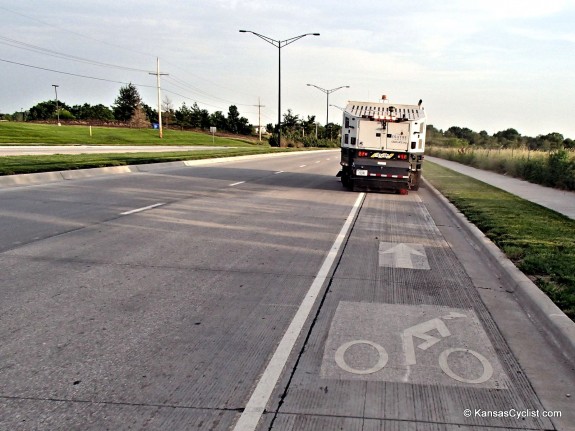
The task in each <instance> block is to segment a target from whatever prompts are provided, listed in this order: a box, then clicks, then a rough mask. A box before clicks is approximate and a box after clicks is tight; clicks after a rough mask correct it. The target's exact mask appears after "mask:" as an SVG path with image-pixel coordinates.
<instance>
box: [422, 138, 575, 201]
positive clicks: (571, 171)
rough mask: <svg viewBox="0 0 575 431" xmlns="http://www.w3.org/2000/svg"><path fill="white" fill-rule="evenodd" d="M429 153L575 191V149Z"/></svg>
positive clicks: (437, 150) (444, 150)
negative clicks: (574, 150) (548, 151)
mask: <svg viewBox="0 0 575 431" xmlns="http://www.w3.org/2000/svg"><path fill="white" fill-rule="evenodd" d="M427 154H428V155H430V156H435V157H440V158H442V159H447V160H452V161H455V162H459V163H462V164H465V165H468V166H473V167H475V168H478V169H484V170H489V171H494V172H497V173H499V174H504V175H511V176H513V177H517V178H521V179H523V180H526V181H530V182H532V183H535V184H541V185H543V186H547V187H554V188H558V189H562V190H571V191H574V190H575V152H573V151H567V150H557V151H554V152H550V153H547V152H542V151H528V150H525V149H523V150H517V149H515V150H510V149H507V150H491V149H482V148H469V147H466V148H459V149H456V148H440V147H431V148H428V150H427Z"/></svg>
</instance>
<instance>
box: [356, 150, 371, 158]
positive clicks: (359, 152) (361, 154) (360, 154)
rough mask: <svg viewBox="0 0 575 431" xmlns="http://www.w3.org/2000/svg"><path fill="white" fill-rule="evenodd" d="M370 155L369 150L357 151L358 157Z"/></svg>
mask: <svg viewBox="0 0 575 431" xmlns="http://www.w3.org/2000/svg"><path fill="white" fill-rule="evenodd" d="M368 155H369V153H368V152H367V151H358V152H357V156H358V157H367V156H368Z"/></svg>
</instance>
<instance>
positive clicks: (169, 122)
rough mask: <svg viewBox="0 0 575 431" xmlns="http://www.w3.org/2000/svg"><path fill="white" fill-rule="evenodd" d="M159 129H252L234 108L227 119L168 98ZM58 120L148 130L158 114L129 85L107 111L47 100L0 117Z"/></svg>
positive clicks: (238, 131)
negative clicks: (119, 125) (115, 123)
mask: <svg viewBox="0 0 575 431" xmlns="http://www.w3.org/2000/svg"><path fill="white" fill-rule="evenodd" d="M161 109H162V117H163V118H162V125H163V126H164V127H166V126H173V127H176V126H177V127H179V128H184V129H203V130H209V128H210V127H216V128H217V129H218V131H225V132H229V133H235V134H239V135H250V134H251V133H253V130H254V127H253V126H252V125H251V124H250V123H249V121H248V119H247V118H245V117H242V116H241V115H240V112H239V110H238V108H237V106H235V105H231V106H230V107H229V108H228V112H227V115H225V114H224V113H223V112H222V111H216V112H213V113H210V112H208V111H207V110H206V109H201V108H200V107H199V106H198V104H197V103H195V102H194V104H193V105H192V106H190V107H188V106H187V105H186V104H185V103H183V104H182V106H181V107H180V108H179V109H174V108H173V105H172V102H171V101H170V99H169V98H167V97H165V98H164V100H163V101H162V107H161ZM56 118H59V119H60V120H62V121H73V120H79V121H100V122H118V123H123V124H125V125H130V126H134V127H151V126H152V125H153V124H154V123H157V122H158V111H157V109H154V108H152V107H151V106H149V105H146V104H145V103H143V101H142V98H141V97H140V94H139V92H138V89H137V88H136V87H135V86H134V85H133V84H127V85H126V86H123V87H121V88H120V91H119V94H118V97H117V98H116V100H115V101H114V104H113V105H112V106H111V107H108V106H105V105H103V104H98V105H90V104H89V103H84V104H83V105H73V106H69V105H68V104H66V103H65V102H62V101H58V102H56V101H55V100H47V101H44V102H40V103H37V104H36V105H34V106H32V107H31V108H30V109H27V110H26V111H22V112H15V113H13V114H11V115H10V114H0V119H4V120H8V121H51V120H55V119H56Z"/></svg>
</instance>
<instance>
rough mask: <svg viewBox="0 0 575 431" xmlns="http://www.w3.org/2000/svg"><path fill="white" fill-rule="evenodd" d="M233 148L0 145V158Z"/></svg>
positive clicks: (196, 146) (195, 146)
mask: <svg viewBox="0 0 575 431" xmlns="http://www.w3.org/2000/svg"><path fill="white" fill-rule="evenodd" d="M226 148H234V147H213V146H198V145H162V146H157V145H156V146H155V145H0V156H40V155H43V156H47V155H53V154H99V153H158V152H168V151H198V150H221V149H226Z"/></svg>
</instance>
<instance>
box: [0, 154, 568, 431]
mask: <svg viewBox="0 0 575 431" xmlns="http://www.w3.org/2000/svg"><path fill="white" fill-rule="evenodd" d="M338 160H339V156H338V153H337V151H334V152H331V153H329V152H323V153H307V154H294V155H289V156H286V157H273V158H270V157H268V158H265V159H264V158H259V159H251V160H236V161H234V162H233V163H221V162H220V163H213V164H211V165H210V164H206V165H203V166H192V167H190V166H184V165H177V166H176V165H168V166H164V167H158V168H157V169H154V170H151V171H148V172H135V173H133V174H132V175H104V176H100V177H92V178H84V179H81V178H80V179H77V180H75V181H59V182H54V183H50V184H43V185H30V186H28V187H4V188H2V189H0V202H1V203H2V204H1V206H0V221H1V223H0V273H1V274H2V278H1V280H0V429H10V430H12V429H17V430H36V429H49V430H59V429H62V430H70V429H78V430H79V429H82V430H85V429H87V430H100V429H118V430H122V429H158V430H187V429H201V430H229V429H234V427H236V426H237V424H239V423H240V418H241V417H242V415H243V414H244V413H246V412H248V413H253V411H250V410H248V409H247V407H248V406H249V404H248V401H249V400H250V398H251V397H252V395H253V394H254V389H255V388H256V387H257V386H258V384H259V381H260V380H261V376H262V375H263V373H264V372H265V370H266V369H267V368H268V367H269V365H270V364H275V363H276V359H274V358H277V357H283V360H284V363H283V365H281V371H282V372H281V375H280V377H279V380H278V381H277V384H274V385H273V386H274V387H273V388H272V392H271V395H270V396H269V397H268V398H267V399H263V400H261V401H260V405H261V403H262V402H263V403H264V404H265V409H263V410H262V411H261V415H260V419H259V424H258V425H257V426H256V428H255V429H257V430H268V429H273V430H294V431H295V430H297V431H300V430H314V431H315V430H333V429H344V430H354V429H357V430H372V431H376V430H377V431H381V430H384V429H385V430H389V429H391V430H403V429H416V428H417V429H421V430H425V431H427V430H430V431H431V430H454V429H461V430H466V431H475V430H490V429H492V430H495V429H547V430H552V429H562V430H569V429H571V428H572V427H571V425H573V424H575V408H573V407H575V406H574V405H573V400H574V398H573V397H568V396H567V394H571V392H572V388H573V387H574V386H575V375H574V371H573V366H572V364H570V363H569V362H568V361H566V360H565V358H564V357H563V356H562V354H561V351H560V349H559V348H558V347H557V346H555V345H554V344H553V343H551V342H550V340H549V339H548V338H547V337H546V335H545V334H544V333H541V332H540V331H539V328H538V326H537V323H536V322H534V321H533V320H531V318H530V316H528V315H527V314H526V313H525V312H524V311H523V309H522V308H521V306H520V304H518V302H517V300H516V298H515V296H514V295H513V293H512V292H510V290H512V288H511V287H510V286H508V285H507V284H506V283H505V282H504V281H502V280H503V278H502V277H501V274H500V273H499V271H501V268H494V267H492V265H491V264H490V263H489V262H488V261H486V260H485V259H484V256H483V255H482V253H481V252H480V251H479V250H478V248H477V245H476V244H475V243H474V242H473V240H471V239H470V238H468V237H466V236H465V235H463V232H462V229H461V228H460V226H459V225H458V220H455V219H453V218H452V217H451V216H450V214H449V213H446V212H445V211H444V209H443V208H442V207H441V205H440V204H439V203H438V201H437V200H436V199H435V197H434V196H433V195H432V194H430V193H429V192H428V190H427V189H426V188H425V187H423V188H422V189H421V190H420V191H419V192H418V193H410V194H409V195H407V196H400V195H391V194H368V195H366V196H365V197H364V198H363V199H360V202H361V205H360V208H359V210H358V212H357V214H356V215H353V213H352V207H353V205H354V203H356V202H358V198H360V197H361V196H360V195H359V194H357V193H352V192H346V191H344V190H343V189H342V187H341V184H340V182H339V180H337V179H336V178H335V173H336V172H337V170H338ZM350 216H351V223H350V229H349V232H348V233H347V234H346V235H344V236H345V238H343V240H342V241H341V248H340V249H338V250H339V251H336V252H335V253H336V258H335V259H333V265H331V267H330V268H329V269H328V270H327V273H325V274H324V276H325V279H324V281H323V282H322V283H321V286H320V289H319V290H318V291H317V294H316V293H313V294H312V295H311V296H310V286H312V285H313V284H314V283H315V282H316V281H315V280H317V277H318V275H319V274H320V273H321V272H322V270H321V268H323V267H324V263H325V262H326V260H327V258H328V256H329V255H330V253H331V252H332V251H333V250H334V245H335V244H336V242H337V239H338V237H339V235H341V232H342V227H343V226H344V223H345V222H346V220H349V219H350ZM324 271H325V270H324ZM308 298H309V299H308ZM303 304H311V308H309V314H308V315H307V318H305V322H304V324H303V326H301V328H300V329H301V331H300V332H299V333H296V334H295V335H296V342H295V344H294V345H293V348H292V349H291V350H290V351H288V352H287V356H286V354H285V353H286V352H283V353H282V352H280V353H279V354H278V353H277V350H278V346H282V340H283V339H284V338H285V337H288V336H289V337H293V334H291V333H290V331H288V328H292V322H293V321H294V320H295V319H296V316H298V315H300V310H301V309H302V305H303ZM533 352H537V354H533ZM276 366H280V365H276ZM468 410H469V412H468ZM503 411H505V412H508V413H509V412H517V413H519V412H527V414H526V417H525V418H517V417H515V416H513V417H512V416H509V415H508V416H506V417H503V416H501V417H499V416H497V417H493V413H491V416H489V412H503ZM549 411H550V412H560V413H561V417H559V418H558V417H553V418H547V417H543V413H544V412H549ZM485 412H487V414H485ZM529 412H537V413H538V415H537V416H535V415H534V414H529Z"/></svg>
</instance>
